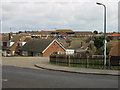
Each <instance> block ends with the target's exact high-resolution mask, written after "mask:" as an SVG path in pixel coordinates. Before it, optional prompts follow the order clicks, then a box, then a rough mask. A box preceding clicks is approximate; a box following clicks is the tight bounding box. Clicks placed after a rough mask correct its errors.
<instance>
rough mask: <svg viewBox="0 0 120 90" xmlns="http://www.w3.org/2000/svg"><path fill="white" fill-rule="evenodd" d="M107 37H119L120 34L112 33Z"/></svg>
mask: <svg viewBox="0 0 120 90" xmlns="http://www.w3.org/2000/svg"><path fill="white" fill-rule="evenodd" d="M107 36H120V33H113V34H111V35H107Z"/></svg>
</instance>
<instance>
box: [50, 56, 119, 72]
mask: <svg viewBox="0 0 120 90" xmlns="http://www.w3.org/2000/svg"><path fill="white" fill-rule="evenodd" d="M50 62H51V63H54V64H57V65H63V66H70V67H82V68H96V69H104V58H81V57H74V56H66V55H64V56H60V55H52V56H50ZM106 69H115V70H118V69H119V66H111V65H110V59H109V58H107V61H106Z"/></svg>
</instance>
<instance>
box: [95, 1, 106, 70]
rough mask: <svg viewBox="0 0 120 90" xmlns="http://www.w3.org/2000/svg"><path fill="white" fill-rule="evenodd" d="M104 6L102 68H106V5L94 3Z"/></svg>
mask: <svg viewBox="0 0 120 90" xmlns="http://www.w3.org/2000/svg"><path fill="white" fill-rule="evenodd" d="M96 4H98V5H102V6H104V68H106V6H105V5H104V4H102V3H98V2H97V3H96Z"/></svg>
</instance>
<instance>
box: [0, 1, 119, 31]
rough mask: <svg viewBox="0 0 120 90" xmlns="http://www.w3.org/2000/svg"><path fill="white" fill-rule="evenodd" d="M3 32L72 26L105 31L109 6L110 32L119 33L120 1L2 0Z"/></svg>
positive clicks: (0, 17) (67, 27)
mask: <svg viewBox="0 0 120 90" xmlns="http://www.w3.org/2000/svg"><path fill="white" fill-rule="evenodd" d="M1 2H2V3H1V5H0V12H1V15H0V20H1V23H2V32H3V33H7V32H18V31H25V30H26V31H27V30H28V31H30V30H31V31H41V30H44V31H45V30H47V31H48V30H56V29H72V30H75V31H94V30H97V31H99V32H103V31H104V29H103V11H104V8H103V6H101V5H97V4H96V2H100V3H103V4H105V5H106V7H107V32H113V31H115V32H118V2H119V0H2V1H1Z"/></svg>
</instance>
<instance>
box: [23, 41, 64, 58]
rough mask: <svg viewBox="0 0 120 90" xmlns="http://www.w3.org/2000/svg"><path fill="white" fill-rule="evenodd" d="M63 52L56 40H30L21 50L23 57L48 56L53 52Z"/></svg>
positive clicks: (61, 46)
mask: <svg viewBox="0 0 120 90" xmlns="http://www.w3.org/2000/svg"><path fill="white" fill-rule="evenodd" d="M65 51H66V50H65V48H64V47H63V45H62V44H60V43H59V42H58V41H57V40H56V39H55V40H54V39H32V40H30V41H28V42H27V43H26V44H25V45H24V46H23V47H22V48H21V54H22V55H23V56H50V54H52V53H53V52H65Z"/></svg>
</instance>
